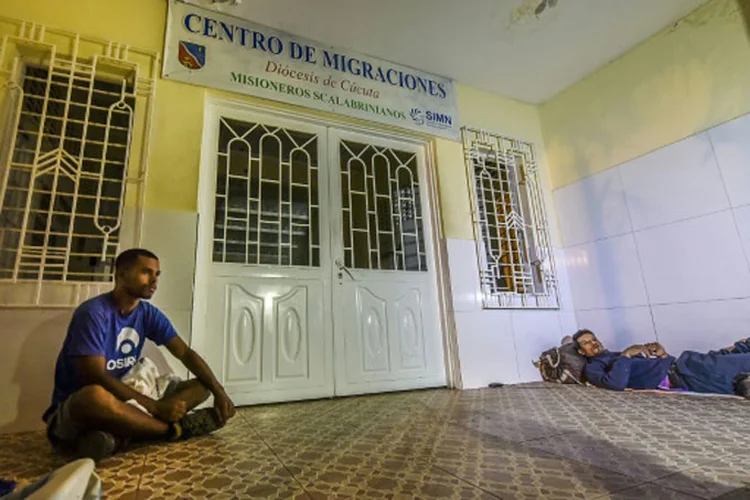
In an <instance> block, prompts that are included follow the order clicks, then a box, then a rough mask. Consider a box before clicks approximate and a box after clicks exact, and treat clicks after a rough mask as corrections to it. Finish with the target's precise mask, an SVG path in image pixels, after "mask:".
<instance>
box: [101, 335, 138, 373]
mask: <svg viewBox="0 0 750 500" xmlns="http://www.w3.org/2000/svg"><path fill="white" fill-rule="evenodd" d="M140 340H141V337H140V335H138V332H137V331H135V330H134V329H133V328H130V327H125V328H123V329H122V330H120V333H118V334H117V345H116V347H115V352H116V354H119V355H120V356H123V355H124V356H125V357H121V358H120V359H110V360H109V361H107V370H110V371H111V370H120V369H122V368H130V367H131V366H133V365H134V364H135V363H136V361H138V360H137V359H136V357H135V356H128V354H130V353H132V352H133V351H135V350H136V348H137V347H138V343H139V342H140Z"/></svg>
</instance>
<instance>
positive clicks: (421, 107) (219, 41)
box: [163, 0, 460, 140]
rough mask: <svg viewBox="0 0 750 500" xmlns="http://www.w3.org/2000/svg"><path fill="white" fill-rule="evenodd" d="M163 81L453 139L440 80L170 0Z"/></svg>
mask: <svg viewBox="0 0 750 500" xmlns="http://www.w3.org/2000/svg"><path fill="white" fill-rule="evenodd" d="M163 76H164V78H169V79H171V80H178V81H181V82H185V83H192V84H195V85H201V86H204V87H214V88H220V89H224V90H230V91H233V92H240V93H243V94H249V95H254V96H258V97H263V98H267V99H273V100H276V101H282V102H287V103H291V104H297V105H300V106H306V107H308V108H315V109H320V110H325V111H331V112H334V113H338V114H342V115H346V116H351V117H355V118H361V119H364V120H370V121H373V122H380V123H385V124H388V125H394V126H397V127H403V128H407V129H411V130H417V131H419V132H423V133H427V134H431V135H437V136H442V137H447V138H449V139H453V140H458V138H459V136H460V133H459V126H458V116H457V110H456V91H455V87H454V85H453V82H452V81H451V80H449V79H447V78H443V77H440V76H436V75H431V74H429V73H425V72H422V71H418V70H415V69H412V68H408V67H406V66H401V65H399V64H394V63H390V62H387V61H383V60H380V59H376V58H373V57H369V56H365V55H362V54H358V53H356V52H352V51H350V50H345V49H337V48H334V47H329V46H327V45H323V44H320V43H317V42H313V41H310V40H306V39H304V38H299V37H296V36H294V35H290V34H288V33H284V32H281V31H277V30H274V29H271V28H268V27H266V26H262V25H259V24H255V23H252V22H249V21H245V20H243V19H239V18H236V17H232V16H228V15H225V14H222V13H220V12H216V11H213V10H209V9H204V8H201V7H197V6H194V5H190V4H187V3H184V2H182V1H178V0H172V1H170V2H169V15H168V20H167V35H166V43H165V47H164V68H163Z"/></svg>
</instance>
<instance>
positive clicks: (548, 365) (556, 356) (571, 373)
mask: <svg viewBox="0 0 750 500" xmlns="http://www.w3.org/2000/svg"><path fill="white" fill-rule="evenodd" d="M534 366H536V367H537V368H539V372H540V373H541V374H542V379H543V380H544V381H545V382H557V383H558V384H579V385H583V384H584V380H583V369H584V367H585V366H586V358H585V357H583V356H581V355H580V354H579V353H578V348H577V347H576V345H575V344H574V343H572V342H571V343H568V344H563V345H561V346H560V347H553V348H552V349H549V350H546V351H544V352H543V353H542V354H541V356H539V360H538V361H535V362H534Z"/></svg>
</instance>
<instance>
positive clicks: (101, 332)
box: [52, 293, 177, 406]
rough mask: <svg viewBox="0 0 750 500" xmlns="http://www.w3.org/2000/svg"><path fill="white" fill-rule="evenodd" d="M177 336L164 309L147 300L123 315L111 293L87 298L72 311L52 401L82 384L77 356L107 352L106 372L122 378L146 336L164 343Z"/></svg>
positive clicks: (136, 359)
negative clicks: (76, 364) (75, 361)
mask: <svg viewBox="0 0 750 500" xmlns="http://www.w3.org/2000/svg"><path fill="white" fill-rule="evenodd" d="M176 336H177V332H176V331H175V329H174V327H173V326H172V323H170V322H169V320H168V319H167V317H166V316H165V315H164V313H162V312H161V311H159V310H158V309H157V308H156V307H154V306H152V305H151V304H149V303H148V302H144V301H141V302H140V303H138V306H137V307H136V308H135V309H133V311H131V312H130V313H129V314H128V315H126V316H123V315H122V314H120V311H118V310H117V308H116V307H115V303H114V301H113V300H112V294H111V293H105V294H103V295H99V296H98V297H94V298H93V299H89V300H87V301H86V302H84V303H83V304H81V305H80V306H79V307H78V309H76V311H75V312H74V313H73V319H71V320H70V326H68V334H67V336H66V337H65V342H63V346H62V349H61V350H60V355H59V356H58V357H57V365H56V366H55V390H54V392H53V393H52V405H53V406H54V405H58V404H60V403H62V402H63V401H65V400H66V399H67V398H68V397H69V396H70V395H71V394H73V393H74V392H76V391H77V390H78V389H80V388H81V387H83V384H82V383H81V380H80V379H79V377H78V373H77V372H76V367H75V364H74V358H75V357H76V356H104V358H105V360H106V369H107V373H109V374H110V375H112V376H113V377H117V378H120V377H122V376H123V375H125V374H126V373H127V372H128V370H130V368H131V367H132V366H133V365H135V363H136V362H137V361H138V360H139V359H140V357H141V350H142V349H143V345H144V343H145V341H146V338H149V339H151V340H152V341H154V342H156V344H157V345H164V344H166V343H167V342H169V341H170V340H172V339H173V338H175V337H176Z"/></svg>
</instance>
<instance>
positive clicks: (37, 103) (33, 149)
mask: <svg viewBox="0 0 750 500" xmlns="http://www.w3.org/2000/svg"><path fill="white" fill-rule="evenodd" d="M75 80H78V81H75ZM22 90H23V92H22V97H21V103H20V112H19V113H18V125H17V126H16V130H15V138H14V140H13V141H12V142H13V150H12V152H11V161H10V164H9V166H8V168H7V170H6V171H5V175H4V179H3V188H4V192H3V195H4V196H3V197H2V205H0V242H2V243H1V244H0V279H18V280H36V279H40V278H41V279H43V280H52V281H63V280H69V281H110V280H111V275H112V274H111V268H110V267H111V262H112V257H114V254H115V252H116V251H117V243H118V240H119V233H120V226H121V220H120V215H121V212H122V206H123V199H124V194H125V176H126V165H127V156H128V145H129V138H130V133H131V129H132V120H133V106H134V98H133V86H132V83H131V84H130V85H128V82H127V81H126V80H122V81H121V82H111V81H105V80H95V79H92V78H89V79H88V81H86V80H84V79H83V78H81V79H79V78H75V79H74V78H73V77H72V76H71V74H70V71H64V70H61V69H60V68H53V69H52V70H50V69H49V68H44V67H34V66H27V67H26V68H25V75H24V77H23V84H22Z"/></svg>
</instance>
